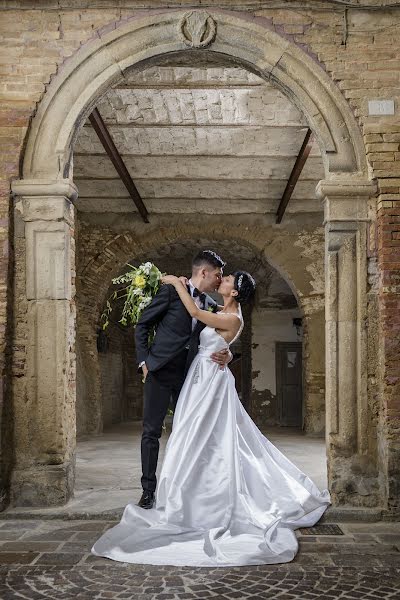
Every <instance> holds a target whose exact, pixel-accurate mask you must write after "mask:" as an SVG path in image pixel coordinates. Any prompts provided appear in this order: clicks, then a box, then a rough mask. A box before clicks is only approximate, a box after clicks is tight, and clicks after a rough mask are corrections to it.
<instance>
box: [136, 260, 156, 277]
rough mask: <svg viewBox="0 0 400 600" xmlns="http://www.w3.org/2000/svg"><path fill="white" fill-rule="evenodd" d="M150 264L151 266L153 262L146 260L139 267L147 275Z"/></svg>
mask: <svg viewBox="0 0 400 600" xmlns="http://www.w3.org/2000/svg"><path fill="white" fill-rule="evenodd" d="M152 266H153V263H151V262H149V261H148V262H146V263H144V264H143V265H140V267H139V268H140V269H141V270H142V271H143V273H145V274H146V275H149V274H150V271H151V268H152Z"/></svg>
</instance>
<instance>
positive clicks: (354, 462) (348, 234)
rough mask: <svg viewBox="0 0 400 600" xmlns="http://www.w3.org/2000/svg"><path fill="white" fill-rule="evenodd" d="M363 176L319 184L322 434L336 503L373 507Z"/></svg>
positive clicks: (366, 189)
mask: <svg viewBox="0 0 400 600" xmlns="http://www.w3.org/2000/svg"><path fill="white" fill-rule="evenodd" d="M373 193H374V187H373V185H372V183H371V182H370V181H367V180H363V181H360V180H355V181H352V180H349V181H345V182H343V181H335V180H332V181H329V180H327V181H320V182H319V184H318V186H317V195H318V196H319V197H320V198H321V199H322V200H323V203H324V225H325V283H326V286H325V333H326V438H327V448H328V479H329V487H330V491H331V494H332V498H333V502H334V504H350V505H356V506H361V505H367V506H373V505H376V503H377V502H378V498H377V494H378V490H377V473H376V470H375V469H374V467H373V465H374V459H373V457H372V456H370V455H369V448H370V447H371V444H370V443H369V442H370V441H369V435H371V432H369V431H368V427H367V423H368V410H369V408H368V396H367V323H366V315H367V295H366V292H367V289H366V286H367V223H368V221H369V216H368V215H369V203H368V200H369V198H370V197H371V196H372V195H373Z"/></svg>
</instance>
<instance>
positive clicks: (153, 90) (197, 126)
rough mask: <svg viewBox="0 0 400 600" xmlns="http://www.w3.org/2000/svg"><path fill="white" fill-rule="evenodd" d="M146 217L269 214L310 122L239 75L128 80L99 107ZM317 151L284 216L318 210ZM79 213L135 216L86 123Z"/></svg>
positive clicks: (195, 73) (189, 71)
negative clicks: (144, 207) (147, 214)
mask: <svg viewBox="0 0 400 600" xmlns="http://www.w3.org/2000/svg"><path fill="white" fill-rule="evenodd" d="M97 108H98V109H99V111H100V114H101V116H102V118H103V120H104V121H105V123H106V126H107V128H108V130H109V132H110V134H111V136H112V138H113V140H114V142H115V145H116V147H117V149H118V151H119V153H120V154H121V155H122V158H123V160H124V162H125V164H126V167H127V168H128V170H129V173H130V175H131V177H132V179H133V181H134V183H135V185H136V187H137V189H138V191H139V193H140V195H141V197H142V199H143V201H144V203H145V205H146V207H147V209H148V211H149V213H150V215H151V214H152V213H153V214H154V213H224V214H229V213H258V214H266V213H276V210H277V208H278V205H279V201H280V199H281V197H282V194H283V192H284V189H285V187H286V184H287V182H288V179H289V176H290V173H291V171H292V168H293V165H294V163H295V160H296V157H297V155H298V153H299V150H300V148H301V145H302V142H303V140H304V137H305V134H306V132H307V127H308V125H307V123H306V121H305V119H304V117H303V115H302V114H301V113H300V112H299V110H297V108H296V107H295V106H294V105H293V104H292V103H291V102H290V101H289V99H288V98H286V97H285V96H284V94H282V93H281V92H280V91H279V90H278V89H276V88H275V87H273V86H272V85H271V84H270V83H267V82H265V81H264V80H262V79H260V78H259V77H258V76H256V75H254V74H252V73H249V72H247V71H245V70H243V69H241V68H237V67H224V66H219V65H217V66H215V65H206V66H197V67H193V66H191V67H188V66H184V65H179V66H155V67H151V68H148V69H146V70H143V71H141V72H137V71H136V72H133V73H132V74H131V75H130V76H129V77H127V78H126V79H125V80H124V81H123V82H122V83H120V84H118V85H116V86H115V87H114V88H112V89H110V90H109V91H108V92H107V94H106V95H105V96H104V97H103V98H102V100H101V102H100V103H99V104H98V107H97ZM323 176H324V172H323V165H322V159H321V155H320V152H319V148H318V146H317V144H316V142H314V143H313V146H312V150H311V154H310V156H309V158H308V160H307V162H306V164H305V167H304V169H303V171H302V173H301V176H300V179H299V181H298V182H297V185H296V187H295V190H294V193H293V196H292V198H291V200H290V202H289V205H288V208H287V213H288V214H290V213H308V212H318V211H321V206H320V203H319V201H318V200H316V198H315V186H316V184H317V182H318V181H319V180H320V179H322V178H323ZM74 179H75V182H76V184H77V186H78V190H79V199H78V201H77V208H78V210H80V211H90V212H122V213H126V212H136V210H137V209H136V208H135V205H134V203H133V201H132V199H131V198H130V197H129V194H128V192H127V190H126V188H125V187H124V185H123V183H122V181H121V180H120V178H119V176H118V174H117V172H116V170H115V169H114V167H113V165H112V163H111V161H110V159H109V157H108V156H107V154H106V152H105V150H104V148H103V146H102V145H101V143H100V141H99V139H98V137H97V135H96V133H95V131H94V130H93V128H92V126H91V125H90V123H89V121H87V122H86V124H85V125H84V127H83V128H82V130H81V132H80V135H79V138H78V140H77V143H76V146H75V152H74Z"/></svg>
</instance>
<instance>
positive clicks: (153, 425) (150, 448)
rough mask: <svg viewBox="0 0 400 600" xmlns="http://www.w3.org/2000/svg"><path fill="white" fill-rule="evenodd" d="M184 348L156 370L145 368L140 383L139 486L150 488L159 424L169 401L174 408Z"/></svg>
mask: <svg viewBox="0 0 400 600" xmlns="http://www.w3.org/2000/svg"><path fill="white" fill-rule="evenodd" d="M187 355H188V351H187V350H184V351H182V352H181V353H180V354H178V356H176V357H175V358H174V359H173V360H172V361H171V362H169V363H167V364H166V365H165V366H164V367H162V368H161V369H158V370H157V371H149V373H148V375H147V377H146V381H145V384H144V406H143V433H142V444H141V453H142V479H141V483H142V488H143V489H144V490H149V491H151V492H154V491H155V489H156V486H157V479H156V469H157V461H158V452H159V449H160V443H159V439H160V437H161V433H162V425H163V422H164V419H165V416H166V414H167V411H168V407H169V405H170V404H171V405H172V408H173V409H175V406H176V402H177V400H178V396H179V392H180V391H181V388H182V385H183V382H184V379H185V366H186V361H187Z"/></svg>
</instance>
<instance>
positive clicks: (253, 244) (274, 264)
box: [78, 221, 308, 320]
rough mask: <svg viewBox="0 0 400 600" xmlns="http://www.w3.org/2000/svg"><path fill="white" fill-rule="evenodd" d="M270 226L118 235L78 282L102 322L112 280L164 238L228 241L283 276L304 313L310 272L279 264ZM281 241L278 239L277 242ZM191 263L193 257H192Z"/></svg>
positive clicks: (182, 227) (187, 226) (190, 227)
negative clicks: (269, 239)
mask: <svg viewBox="0 0 400 600" xmlns="http://www.w3.org/2000/svg"><path fill="white" fill-rule="evenodd" d="M266 230H267V228H266V227H255V226H254V227H252V228H251V229H250V228H248V227H247V228H243V225H242V224H241V223H239V222H237V223H233V222H230V223H229V224H228V223H227V226H226V227H224V228H223V230H221V224H220V222H218V224H216V223H215V222H214V224H208V225H207V233H206V234H205V233H204V228H203V227H200V226H199V224H198V223H196V222H195V221H190V222H189V221H185V222H184V223H183V224H179V223H177V224H173V225H170V226H161V227H160V225H159V224H157V226H156V227H154V226H151V225H150V227H146V229H145V231H142V232H141V233H139V232H135V233H133V232H126V231H124V232H122V233H116V234H115V235H114V236H112V237H111V238H110V240H109V241H107V243H106V244H105V245H104V247H103V248H102V250H101V252H100V253H98V254H96V256H95V257H93V258H91V259H90V260H89V261H88V263H87V264H85V266H84V267H83V269H82V271H81V273H78V282H79V280H80V279H81V278H82V280H83V279H85V280H86V281H87V284H86V285H85V286H83V285H82V283H81V284H80V287H81V289H82V288H83V287H84V288H85V297H86V298H88V297H89V296H90V297H91V298H92V301H93V304H91V314H92V318H93V319H94V320H96V319H98V317H99V315H100V311H101V310H102V307H103V304H104V302H105V298H106V294H107V290H108V289H109V285H110V282H111V279H112V278H113V277H116V276H117V275H118V274H119V273H120V272H121V268H122V267H123V265H124V264H125V263H126V262H128V261H129V260H131V259H132V257H134V256H135V257H143V259H146V257H149V256H152V253H153V252H154V250H155V249H156V248H157V247H159V246H160V245H161V246H162V245H163V242H161V241H160V237H162V238H163V240H164V244H165V245H168V246H169V245H172V246H173V245H174V244H176V243H180V242H182V241H184V240H185V239H186V240H192V241H193V240H212V242H213V243H218V242H226V241H227V240H229V241H232V243H237V244H239V247H241V246H243V247H246V248H248V249H250V250H251V251H252V252H254V254H256V255H258V256H259V257H260V260H262V261H263V262H265V263H268V264H269V265H270V266H271V268H273V269H274V270H275V271H277V272H278V273H279V275H280V276H281V277H282V278H283V279H284V280H285V282H286V283H287V284H288V286H289V287H290V289H291V291H292V293H293V295H294V296H295V298H296V300H297V303H298V306H299V308H300V310H302V311H303V312H304V306H303V305H304V302H305V298H306V297H308V294H307V291H306V290H305V289H304V288H302V283H303V281H305V280H306V275H307V272H306V270H305V269H304V271H298V272H297V273H294V272H292V271H291V269H292V267H293V265H292V264H290V263H286V262H285V259H283V260H282V261H279V247H278V246H277V245H276V243H275V246H274V244H272V247H269V248H268V249H267V250H266V249H265V245H266V238H267V232H266ZM277 241H278V238H277V237H275V242H277ZM189 260H190V257H189Z"/></svg>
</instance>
